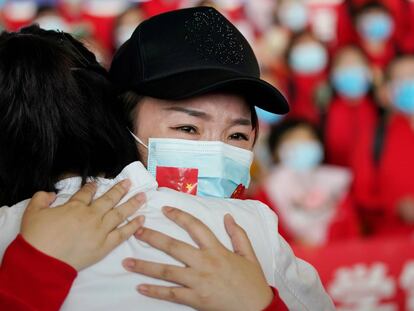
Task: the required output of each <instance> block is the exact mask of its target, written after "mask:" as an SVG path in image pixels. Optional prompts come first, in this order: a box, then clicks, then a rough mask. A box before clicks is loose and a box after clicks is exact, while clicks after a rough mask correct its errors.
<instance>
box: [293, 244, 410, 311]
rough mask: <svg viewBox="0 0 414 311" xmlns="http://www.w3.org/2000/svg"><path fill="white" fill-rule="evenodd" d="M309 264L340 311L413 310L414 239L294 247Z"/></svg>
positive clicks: (297, 254)
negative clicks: (320, 246) (314, 269)
mask: <svg viewBox="0 0 414 311" xmlns="http://www.w3.org/2000/svg"><path fill="white" fill-rule="evenodd" d="M293 249H294V251H295V254H296V256H298V257H299V258H302V259H304V260H306V261H307V262H309V263H311V264H312V265H313V266H314V267H315V268H316V270H318V272H319V275H320V277H321V280H322V282H323V284H324V286H325V288H326V290H327V292H328V293H329V295H330V296H331V297H332V299H333V300H334V302H335V305H336V306H337V310H339V311H345V310H346V311H397V310H406V311H414V238H411V239H410V238H376V239H370V240H368V239H367V240H355V241H349V242H342V243H336V244H332V245H330V246H326V247H323V248H306V247H299V246H294V247H293Z"/></svg>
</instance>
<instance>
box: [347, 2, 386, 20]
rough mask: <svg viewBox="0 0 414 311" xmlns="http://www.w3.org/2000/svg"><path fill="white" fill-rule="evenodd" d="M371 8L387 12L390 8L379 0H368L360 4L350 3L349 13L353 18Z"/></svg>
mask: <svg viewBox="0 0 414 311" xmlns="http://www.w3.org/2000/svg"><path fill="white" fill-rule="evenodd" d="M371 10H381V11H383V12H387V13H388V14H390V10H389V9H388V7H387V6H386V5H384V4H383V3H382V2H381V1H376V0H370V1H367V2H366V3H364V4H362V5H351V6H350V13H351V17H352V18H353V19H354V21H355V20H356V19H358V18H359V17H360V16H361V15H364V14H365V13H367V12H368V11H371Z"/></svg>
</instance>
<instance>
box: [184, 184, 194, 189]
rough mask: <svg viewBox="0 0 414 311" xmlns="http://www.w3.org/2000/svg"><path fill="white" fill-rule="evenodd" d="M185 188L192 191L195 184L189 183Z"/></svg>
mask: <svg viewBox="0 0 414 311" xmlns="http://www.w3.org/2000/svg"><path fill="white" fill-rule="evenodd" d="M185 188H186V189H187V191H191V190H193V188H194V185H193V184H187V185H186V186H185Z"/></svg>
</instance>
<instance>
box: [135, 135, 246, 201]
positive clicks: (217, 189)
mask: <svg viewBox="0 0 414 311" xmlns="http://www.w3.org/2000/svg"><path fill="white" fill-rule="evenodd" d="M134 137H135V139H136V140H137V141H138V142H139V143H140V144H142V145H144V146H146V145H145V144H143V142H142V141H141V140H140V139H139V138H138V137H136V136H135V135H134ZM252 162H253V152H251V151H249V150H246V149H242V148H237V147H234V146H231V145H228V144H225V143H223V142H221V141H198V140H186V139H170V138H150V139H149V144H148V163H147V169H148V171H149V172H150V173H151V174H152V175H153V176H154V177H156V171H157V167H175V168H193V169H197V170H198V185H197V195H199V196H203V197H216V198H230V197H231V196H232V194H233V193H234V191H235V190H236V189H237V188H238V187H239V186H240V185H243V186H244V187H246V188H247V187H248V186H249V183H250V166H251V165H252Z"/></svg>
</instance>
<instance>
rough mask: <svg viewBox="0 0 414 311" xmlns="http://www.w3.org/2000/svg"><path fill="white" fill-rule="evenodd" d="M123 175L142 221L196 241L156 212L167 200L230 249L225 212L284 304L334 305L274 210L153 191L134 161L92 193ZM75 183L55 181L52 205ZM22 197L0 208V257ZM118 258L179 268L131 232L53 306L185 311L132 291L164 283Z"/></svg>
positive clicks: (324, 307) (300, 307)
mask: <svg viewBox="0 0 414 311" xmlns="http://www.w3.org/2000/svg"><path fill="white" fill-rule="evenodd" d="M126 178H128V179H130V180H131V182H132V187H131V189H130V191H129V193H128V195H127V196H126V197H125V198H124V200H123V201H122V202H124V201H126V200H128V199H129V198H130V197H132V196H133V195H135V194H137V193H138V192H145V193H146V197H147V203H146V204H145V205H144V206H143V207H142V208H141V209H139V210H138V212H137V214H136V215H138V214H141V215H145V217H146V220H145V226H146V227H148V228H151V229H154V230H157V231H160V232H163V233H165V234H168V235H169V236H171V237H173V238H176V239H179V240H181V241H184V242H186V243H188V244H191V245H194V246H197V245H196V244H195V243H194V242H193V241H192V240H191V238H190V237H189V235H188V234H187V232H186V231H184V230H183V229H181V228H180V227H179V226H178V225H176V224H175V223H173V222H172V221H170V220H169V219H167V218H166V217H165V216H164V215H163V214H162V210H161V209H162V207H163V206H166V205H168V206H174V207H177V208H180V209H182V210H184V211H186V212H188V213H190V214H192V215H193V216H195V217H197V218H198V219H200V220H201V221H202V222H203V223H205V224H206V225H207V226H208V227H209V228H210V229H211V230H212V231H213V232H214V234H215V235H216V236H217V238H218V239H219V240H220V241H221V243H223V245H224V246H225V247H227V248H228V249H230V250H232V246H231V241H230V239H229V237H228V235H227V233H226V230H225V227H224V222H223V218H224V215H225V214H227V213H230V214H231V215H232V216H233V217H234V218H235V220H236V222H237V223H238V224H239V225H241V226H242V227H243V228H244V229H245V231H246V232H247V234H248V236H249V238H250V241H251V242H252V244H253V247H254V250H255V252H256V255H257V257H258V259H259V261H260V264H261V266H262V269H263V271H264V274H265V276H266V279H267V281H268V283H269V284H270V285H272V286H273V287H275V288H277V289H278V291H279V295H280V297H281V298H282V300H283V301H284V302H285V304H286V305H287V307H288V308H289V310H317V311H323V310H334V307H333V304H332V301H331V299H330V298H329V296H328V295H327V294H326V292H325V290H324V288H323V286H322V284H321V282H320V279H319V276H318V274H317V272H316V271H315V269H314V268H313V267H312V266H311V265H309V264H308V263H306V262H304V261H302V260H300V259H298V258H296V257H295V256H294V254H293V253H292V250H291V249H290V247H289V245H288V244H287V243H286V242H285V240H283V238H282V237H281V236H280V235H279V234H278V233H277V218H276V215H275V214H274V213H273V212H272V211H271V210H270V209H269V208H268V207H267V206H265V205H263V204H261V203H259V202H257V201H250V200H244V201H242V200H231V199H217V198H202V197H197V196H192V195H188V194H184V193H179V192H176V191H173V190H170V189H166V188H159V189H158V185H157V183H156V181H155V179H154V177H153V176H152V175H151V174H149V172H148V171H147V170H146V169H145V168H144V167H143V165H142V164H141V163H140V162H134V163H132V164H130V165H129V166H127V167H126V168H125V169H124V170H123V171H122V172H121V173H120V174H119V175H118V176H117V177H116V178H115V179H103V178H98V179H97V183H98V191H97V194H96V196H101V195H102V194H104V192H106V191H107V190H109V188H110V187H112V186H113V185H115V184H116V183H117V182H119V181H121V180H123V179H126ZM80 184H81V179H80V178H79V177H75V178H69V179H65V180H63V181H61V182H59V183H58V184H57V189H59V193H58V196H57V200H56V202H55V203H54V204H55V205H60V204H63V203H64V202H66V201H67V200H68V199H69V198H70V197H71V196H72V195H73V194H74V193H75V192H76V191H77V190H78V189H79V188H80ZM122 202H121V203H122ZM27 203H28V200H26V201H23V202H20V203H18V204H17V205H15V206H13V207H11V208H1V209H0V260H1V258H2V256H3V254H4V251H5V249H6V248H7V246H8V245H9V244H10V243H11V242H12V241H13V239H14V238H15V237H16V236H17V234H18V232H19V228H20V223H21V217H22V214H23V212H24V209H25V208H26V206H27ZM136 215H134V217H135V216H136ZM126 257H134V258H139V259H143V260H147V261H155V262H160V263H165V264H174V265H180V266H183V265H182V264H181V263H180V262H177V261H176V260H175V259H173V258H171V257H170V256H168V255H166V254H165V253H163V252H161V251H159V250H157V249H154V248H152V247H150V246H149V245H147V244H146V243H144V242H141V241H138V240H137V239H136V238H135V237H131V238H129V239H128V240H127V241H126V242H124V243H122V244H121V245H120V246H118V247H117V248H116V249H115V250H113V251H112V252H111V253H110V254H109V255H108V256H106V257H105V258H104V259H102V260H101V261H100V262H98V263H96V264H95V265H93V266H91V267H89V268H86V269H84V270H82V271H81V272H80V273H79V275H78V277H77V278H76V280H75V282H74V284H73V286H72V288H71V290H70V293H69V295H68V297H67V299H66V301H65V302H64V304H63V306H62V309H61V310H77V311H81V310H85V311H94V310H99V311H103V310H108V311H109V310H110V311H115V310H116V311H118V310H119V311H121V310H125V311H129V310H130V311H138V310H157V311H162V310H166V311H167V310H168V311H174V310H192V308H189V307H187V306H182V305H177V304H173V303H170V302H166V301H161V300H156V299H151V298H147V297H145V296H142V295H140V294H139V293H138V292H137V291H136V290H135V288H136V286H137V285H138V284H142V283H148V284H155V285H170V284H171V283H168V282H165V281H161V280H156V279H152V278H149V277H146V276H143V275H139V274H135V273H131V272H127V271H126V270H125V269H124V268H123V267H122V265H121V262H122V260H123V259H125V258H126Z"/></svg>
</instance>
